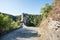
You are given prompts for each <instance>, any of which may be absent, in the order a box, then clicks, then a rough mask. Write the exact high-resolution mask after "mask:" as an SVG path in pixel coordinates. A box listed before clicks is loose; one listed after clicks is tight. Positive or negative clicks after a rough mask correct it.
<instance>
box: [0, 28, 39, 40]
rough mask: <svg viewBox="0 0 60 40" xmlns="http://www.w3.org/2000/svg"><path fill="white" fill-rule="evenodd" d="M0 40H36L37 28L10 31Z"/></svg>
mask: <svg viewBox="0 0 60 40" xmlns="http://www.w3.org/2000/svg"><path fill="white" fill-rule="evenodd" d="M0 40H38V37H37V28H35V27H23V28H19V29H17V30H15V31H12V32H10V33H8V34H6V35H4V36H2V37H0Z"/></svg>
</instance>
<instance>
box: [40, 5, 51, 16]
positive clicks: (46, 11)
mask: <svg viewBox="0 0 60 40" xmlns="http://www.w3.org/2000/svg"><path fill="white" fill-rule="evenodd" d="M51 10H52V6H51V5H49V4H46V5H45V6H44V7H43V8H42V9H41V12H42V16H43V17H47V16H48V14H49V12H50V11H51Z"/></svg>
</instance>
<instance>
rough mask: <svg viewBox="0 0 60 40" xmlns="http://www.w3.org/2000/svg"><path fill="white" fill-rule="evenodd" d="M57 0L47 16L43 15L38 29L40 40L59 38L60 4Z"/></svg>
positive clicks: (57, 39)
mask: <svg viewBox="0 0 60 40" xmlns="http://www.w3.org/2000/svg"><path fill="white" fill-rule="evenodd" d="M59 2H60V1H59V0H55V2H54V3H55V4H54V7H52V10H51V11H50V13H49V15H48V17H47V18H46V17H43V19H42V22H41V25H40V31H39V33H40V34H41V37H40V40H60V8H59V7H60V6H59V5H60V4H59Z"/></svg>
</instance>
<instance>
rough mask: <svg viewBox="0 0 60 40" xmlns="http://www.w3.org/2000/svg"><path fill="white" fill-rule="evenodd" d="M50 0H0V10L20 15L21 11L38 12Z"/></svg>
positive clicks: (50, 2)
mask: <svg viewBox="0 0 60 40" xmlns="http://www.w3.org/2000/svg"><path fill="white" fill-rule="evenodd" d="M52 2H53V1H52V0H0V12H3V13H7V14H11V15H21V14H22V13H28V14H38V15H39V14H40V9H41V8H42V7H43V6H44V5H45V4H46V3H49V4H52Z"/></svg>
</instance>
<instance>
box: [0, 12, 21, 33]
mask: <svg viewBox="0 0 60 40" xmlns="http://www.w3.org/2000/svg"><path fill="white" fill-rule="evenodd" d="M16 19H18V18H17V17H15V16H12V15H8V14H4V13H1V12H0V34H3V33H4V32H6V31H10V30H13V29H16V28H18V26H19V24H20V22H19V20H16Z"/></svg>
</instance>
